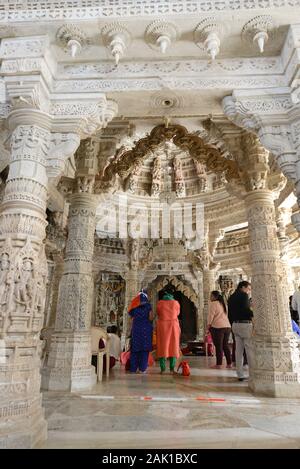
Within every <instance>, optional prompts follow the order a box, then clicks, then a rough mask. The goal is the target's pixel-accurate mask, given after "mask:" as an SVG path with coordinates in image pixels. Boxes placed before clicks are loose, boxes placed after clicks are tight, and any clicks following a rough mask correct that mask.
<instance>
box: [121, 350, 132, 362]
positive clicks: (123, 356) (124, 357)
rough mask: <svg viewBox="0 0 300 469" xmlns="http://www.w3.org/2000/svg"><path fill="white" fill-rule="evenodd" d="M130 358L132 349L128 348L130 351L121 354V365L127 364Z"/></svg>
mask: <svg viewBox="0 0 300 469" xmlns="http://www.w3.org/2000/svg"><path fill="white" fill-rule="evenodd" d="M129 358H130V350H128V352H121V354H120V362H121V365H126V363H127V360H129Z"/></svg>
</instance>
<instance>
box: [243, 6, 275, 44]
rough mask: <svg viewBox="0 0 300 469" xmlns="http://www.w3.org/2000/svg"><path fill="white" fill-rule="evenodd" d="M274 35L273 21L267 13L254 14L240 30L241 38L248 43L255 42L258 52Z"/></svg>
mask: <svg viewBox="0 0 300 469" xmlns="http://www.w3.org/2000/svg"><path fill="white" fill-rule="evenodd" d="M274 35H275V30H274V23H273V20H272V17H271V16H269V15H259V16H255V18H252V19H251V20H250V21H248V22H247V23H246V24H245V26H244V27H243V30H242V39H243V40H245V41H249V42H250V43H254V42H257V44H258V47H259V50H260V52H263V51H264V46H265V43H266V42H267V41H268V40H269V39H271V38H272V37H274Z"/></svg>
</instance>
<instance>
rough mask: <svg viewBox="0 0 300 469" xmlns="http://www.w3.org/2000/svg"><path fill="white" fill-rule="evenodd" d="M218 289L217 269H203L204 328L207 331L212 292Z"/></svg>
mask: <svg viewBox="0 0 300 469" xmlns="http://www.w3.org/2000/svg"><path fill="white" fill-rule="evenodd" d="M215 289H216V269H215V268H204V269H203V328H204V331H206V327H207V316H208V304H209V299H210V293H211V292H212V291H213V290H215Z"/></svg>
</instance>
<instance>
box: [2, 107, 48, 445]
mask: <svg viewBox="0 0 300 469" xmlns="http://www.w3.org/2000/svg"><path fill="white" fill-rule="evenodd" d="M21 122H30V125H29V124H26V125H20V124H21ZM48 124H49V121H48V118H47V116H46V114H44V113H40V112H38V111H31V110H24V109H23V110H17V111H14V112H12V113H11V115H10V117H9V126H10V128H11V130H12V135H11V162H10V168H9V175H8V179H7V183H6V188H5V193H4V198H3V203H2V205H1V207H0V275H1V279H0V339H1V341H0V345H1V362H0V447H1V448H30V447H33V446H36V445H38V444H39V443H40V442H42V441H43V440H45V439H46V432H47V424H46V421H45V419H44V412H43V410H42V405H41V400H42V395H41V393H40V339H39V332H40V330H41V328H42V325H43V313H44V307H45V304H44V303H45V290H46V278H47V262H46V256H45V249H44V244H43V240H44V238H45V227H46V219H45V210H46V200H47V175H46V157H47V153H48V149H49V142H50V130H49V125H48Z"/></svg>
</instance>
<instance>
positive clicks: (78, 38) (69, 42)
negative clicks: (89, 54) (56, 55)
mask: <svg viewBox="0 0 300 469" xmlns="http://www.w3.org/2000/svg"><path fill="white" fill-rule="evenodd" d="M56 37H57V39H58V41H59V42H60V43H61V44H62V45H63V46H65V51H66V52H70V53H71V56H72V57H75V56H76V55H78V54H79V53H80V52H81V50H82V49H84V48H86V47H87V45H88V43H89V41H88V39H87V37H86V34H85V33H84V32H83V31H82V30H81V29H80V28H78V26H76V25H74V24H67V25H64V26H61V28H59V30H58V31H57V34H56Z"/></svg>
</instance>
